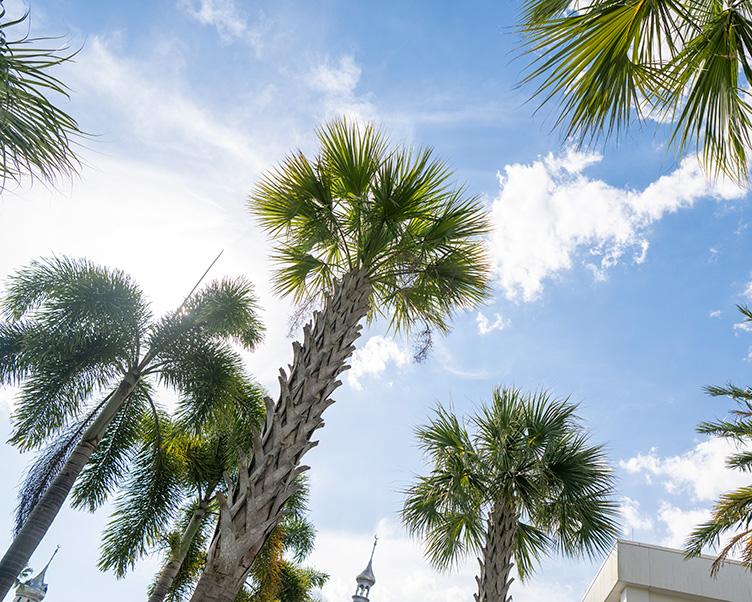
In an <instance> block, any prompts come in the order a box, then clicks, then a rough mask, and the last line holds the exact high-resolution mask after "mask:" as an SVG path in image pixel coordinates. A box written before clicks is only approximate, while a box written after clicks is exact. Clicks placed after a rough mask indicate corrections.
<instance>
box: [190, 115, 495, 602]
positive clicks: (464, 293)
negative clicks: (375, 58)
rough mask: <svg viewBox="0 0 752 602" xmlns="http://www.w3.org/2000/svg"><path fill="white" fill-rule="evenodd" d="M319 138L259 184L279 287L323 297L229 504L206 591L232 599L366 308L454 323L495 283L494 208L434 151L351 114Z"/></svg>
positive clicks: (290, 485) (405, 319)
mask: <svg viewBox="0 0 752 602" xmlns="http://www.w3.org/2000/svg"><path fill="white" fill-rule="evenodd" d="M318 138H319V143H320V147H321V148H320V151H319V153H318V155H316V156H315V157H313V158H308V157H306V156H305V155H303V154H302V153H300V152H296V153H293V154H291V155H290V156H289V157H288V158H287V159H286V160H285V161H284V162H283V163H282V164H281V165H280V166H279V167H278V168H277V169H275V170H273V171H271V172H270V173H268V174H267V175H266V176H265V177H264V178H263V179H262V180H261V182H260V184H259V185H258V186H257V188H256V189H255V190H254V191H253V193H252V194H251V201H250V205H251V210H252V211H253V213H254V214H255V215H256V216H257V217H258V219H259V220H260V222H261V225H262V226H263V227H264V228H265V230H266V231H267V232H269V234H270V235H272V236H273V241H274V244H275V249H276V252H275V256H274V259H275V261H276V262H277V265H278V270H277V272H276V279H275V282H276V286H277V290H278V292H279V293H280V294H283V295H292V296H293V297H294V298H295V299H296V300H297V301H300V302H306V301H314V302H316V301H319V302H321V303H322V304H323V308H322V309H321V311H317V312H315V313H314V317H313V322H312V323H309V324H308V325H307V326H306V327H305V328H304V329H303V340H302V342H296V343H294V344H293V362H292V364H291V365H290V369H289V372H288V371H285V370H284V369H283V370H281V371H280V379H279V382H280V397H279V400H278V401H277V403H276V404H275V403H273V402H272V400H268V411H267V420H266V423H265V425H264V428H263V433H262V435H261V436H260V437H259V438H258V439H257V440H256V441H255V444H254V447H253V453H252V455H251V457H250V459H249V460H250V461H249V464H248V465H247V466H245V467H241V471H240V478H239V480H238V483H237V486H236V487H234V488H233V490H232V491H230V492H229V496H228V500H227V503H226V504H223V505H222V510H221V514H220V526H219V529H218V531H217V533H216V535H215V537H214V540H213V542H212V546H211V549H210V553H209V559H208V562H207V569H206V571H205V573H204V575H203V576H202V578H201V581H200V582H199V584H198V587H197V589H196V594H195V595H194V600H202V601H204V600H207V601H208V600H225V601H230V600H232V599H233V597H234V596H235V594H236V593H237V591H238V589H239V587H240V586H241V584H242V583H243V582H244V580H245V575H246V573H247V571H248V570H249V568H250V566H251V565H252V564H253V559H254V557H255V555H256V554H257V553H258V550H260V548H261V546H262V545H263V542H264V541H265V540H266V538H267V536H268V535H269V533H270V532H271V531H272V529H273V528H274V525H275V524H276V523H277V522H278V520H279V518H280V516H281V515H280V512H281V509H282V507H283V505H284V502H285V500H286V498H287V497H288V496H289V495H291V493H292V492H293V491H294V483H295V479H296V477H297V475H298V474H299V473H300V472H301V471H302V470H305V467H303V466H300V461H301V458H302V457H303V455H304V454H305V453H306V452H307V451H308V450H309V449H310V448H311V447H313V446H314V445H315V442H312V440H311V438H312V436H313V433H314V431H315V430H316V429H318V428H319V427H321V426H323V422H322V414H323V412H324V410H325V409H326V408H327V407H328V406H329V405H331V404H332V403H333V402H334V401H333V400H332V399H331V397H330V396H331V394H332V393H333V391H334V390H335V389H336V388H337V387H338V386H339V385H340V381H339V380H338V375H339V374H340V373H341V372H342V371H343V370H345V369H346V367H347V361H348V359H349V358H350V356H351V354H352V352H353V350H354V346H353V344H354V342H355V341H356V339H357V338H358V336H359V334H360V328H361V327H360V325H359V323H360V322H361V320H362V319H363V318H365V317H366V316H368V317H369V318H374V317H376V316H379V315H380V316H383V317H385V318H386V319H388V320H389V321H390V323H391V324H392V326H393V327H394V328H395V329H399V330H408V329H409V328H411V327H412V326H414V325H415V324H424V325H426V326H428V327H435V328H438V329H439V330H441V331H443V330H446V329H447V328H448V322H449V319H450V317H451V316H452V314H453V313H454V312H455V311H457V310H459V309H462V308H465V307H471V306H473V305H475V304H477V303H478V302H479V301H481V300H482V299H483V298H484V297H485V295H486V293H487V273H488V267H487V261H486V257H485V254H484V246H483V242H482V240H480V236H481V235H482V234H483V233H484V232H485V231H486V229H487V217H486V213H485V211H484V209H483V207H482V205H481V203H480V202H479V201H478V200H477V199H475V198H471V197H468V196H466V195H465V193H464V191H463V190H462V189H457V188H454V187H453V186H452V184H451V183H450V176H451V174H450V172H449V171H448V169H447V168H446V167H445V166H444V164H443V163H441V162H440V161H438V160H436V159H434V158H433V157H432V153H431V152H430V151H429V150H423V151H418V152H417V153H411V152H410V151H408V150H406V149H402V148H398V147H392V146H390V145H389V144H388V143H387V141H386V139H385V138H384V136H383V135H382V134H381V133H380V132H378V131H377V130H376V129H374V127H373V126H371V125H356V124H353V123H348V122H346V121H344V120H342V121H335V122H332V123H330V124H328V125H326V126H324V127H323V128H322V129H321V130H319V132H318Z"/></svg>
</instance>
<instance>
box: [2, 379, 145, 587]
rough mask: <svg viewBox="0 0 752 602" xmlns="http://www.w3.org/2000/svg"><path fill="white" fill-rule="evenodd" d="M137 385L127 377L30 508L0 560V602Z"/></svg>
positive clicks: (136, 381) (13, 583)
mask: <svg viewBox="0 0 752 602" xmlns="http://www.w3.org/2000/svg"><path fill="white" fill-rule="evenodd" d="M137 383H138V377H137V376H136V375H135V374H133V373H128V374H127V375H126V377H125V378H124V379H123V381H122V382H121V383H120V385H119V386H118V388H117V389H116V390H115V392H114V393H113V394H112V396H111V397H110V399H109V400H108V401H107V403H106V404H105V405H104V407H103V408H102V411H101V412H100V413H99V415H98V416H97V417H96V419H95V420H94V422H93V423H92V424H91V425H90V426H89V428H87V429H86V432H85V433H84V435H83V437H82V438H81V441H80V442H79V443H78V445H77V446H76V447H75V449H74V450H73V452H72V453H71V455H70V457H69V458H68V460H67V461H66V462H65V466H63V469H62V470H61V471H60V473H59V474H58V475H57V476H56V477H55V479H54V480H53V481H52V484H51V485H50V487H49V488H48V489H47V491H45V492H44V495H43V496H42V498H41V499H40V500H39V502H38V503H37V504H36V506H34V509H33V510H32V511H31V514H30V515H29V517H28V518H27V519H26V522H25V523H24V525H23V527H21V530H20V531H19V532H18V533H17V534H16V536H15V537H14V538H13V541H12V542H11V544H10V546H9V547H8V550H7V551H6V552H5V555H4V556H3V558H2V560H0V600H2V599H3V598H5V596H6V595H7V593H8V592H9V591H10V590H11V588H12V587H13V585H15V583H16V578H17V577H18V575H20V574H21V571H22V570H23V569H24V567H26V566H27V564H28V562H29V560H30V559H31V556H32V554H33V553H34V551H35V550H36V549H37V547H38V546H39V544H40V543H41V541H42V539H43V538H44V536H45V535H46V534H47V531H48V530H49V528H50V525H52V522H53V521H54V520H55V517H56V516H57V515H58V513H59V512H60V509H61V508H62V507H63V504H64V503H65V500H66V499H67V498H68V494H70V491H71V489H72V488H73V485H74V484H75V482H76V479H77V478H78V475H79V474H81V471H82V470H83V468H84V466H85V465H86V463H87V462H88V461H89V458H90V457H91V454H92V453H94V450H95V449H96V448H97V446H98V445H99V442H100V441H101V440H102V437H103V436H104V434H105V432H106V431H107V427H108V426H109V424H110V422H112V419H113V418H114V416H115V414H117V412H118V410H119V409H120V408H121V407H122V405H123V403H124V402H125V400H126V399H128V396H129V395H130V394H131V393H132V392H133V389H134V388H135V387H136V384H137Z"/></svg>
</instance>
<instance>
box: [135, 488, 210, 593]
mask: <svg viewBox="0 0 752 602" xmlns="http://www.w3.org/2000/svg"><path fill="white" fill-rule="evenodd" d="M211 497H212V496H211V495H209V493H207V494H206V495H205V496H204V497H203V499H202V500H201V502H200V503H199V505H198V507H197V508H196V509H195V510H194V511H193V514H192V515H191V520H190V521H188V525H187V526H186V528H185V531H183V535H182V537H181V538H180V545H179V546H178V549H177V550H175V552H174V553H171V554H170V557H169V558H168V560H167V563H166V564H165V565H164V567H162V572H161V573H159V578H158V579H157V582H156V583H155V584H154V587H153V588H152V590H151V592H150V593H149V602H162V601H163V600H164V599H165V598H166V597H167V594H168V593H169V591H170V588H171V587H172V584H173V582H174V581H175V577H176V576H177V574H178V572H179V571H180V568H181V567H182V566H183V562H184V561H185V557H186V556H187V555H188V551H189V550H190V548H191V543H192V542H193V539H194V538H195V537H196V534H197V533H198V530H199V529H200V528H201V521H202V520H203V519H204V516H206V510H207V508H208V507H209V502H210V500H211Z"/></svg>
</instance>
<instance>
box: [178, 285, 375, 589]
mask: <svg viewBox="0 0 752 602" xmlns="http://www.w3.org/2000/svg"><path fill="white" fill-rule="evenodd" d="M371 290H372V289H371V285H370V283H369V281H368V278H367V277H366V275H365V274H363V273H360V272H352V273H350V274H348V275H346V276H345V277H344V278H343V279H342V280H341V281H340V282H338V284H337V286H336V287H335V289H334V291H333V292H332V294H331V295H330V296H329V298H328V299H327V301H326V304H325V306H324V309H323V310H322V311H317V312H316V313H315V314H314V317H313V323H312V324H311V323H309V324H307V325H306V326H305V328H304V329H303V344H302V345H301V344H300V343H298V342H295V343H293V363H292V365H291V366H290V367H289V368H290V373H289V376H288V374H287V373H286V372H285V371H284V369H282V370H280V378H279V383H280V395H279V400H278V401H277V403H276V405H275V404H274V402H273V401H272V400H271V399H267V414H266V423H265V425H264V428H263V430H262V432H261V434H260V435H258V434H257V435H256V436H255V439H254V444H253V450H252V454H251V456H250V458H249V459H243V458H241V462H240V467H239V478H238V483H237V485H236V486H235V487H233V488H232V489H231V490H230V491H229V492H228V497H227V498H224V496H218V498H219V502H220V514H219V523H218V525H217V529H216V531H215V533H214V537H213V539H212V543H211V546H210V548H209V554H208V558H207V563H206V568H205V570H204V573H203V574H202V575H201V579H200V580H199V582H198V585H197V586H196V590H195V592H194V594H193V597H192V598H191V600H192V602H233V600H234V599H235V596H236V595H237V594H238V592H239V591H240V589H241V588H242V587H243V583H244V582H245V580H246V577H247V575H248V571H249V570H250V567H251V565H252V564H253V561H254V559H255V558H256V555H257V554H258V553H259V550H260V549H261V547H262V546H263V544H264V542H265V541H266V539H267V537H268V536H269V534H270V533H271V531H272V530H273V529H274V527H275V526H276V525H277V524H278V523H279V521H280V520H281V519H282V517H283V513H284V504H285V502H286V501H287V500H288V498H289V497H290V495H292V493H293V492H294V490H295V481H296V477H297V476H298V475H300V474H301V473H302V472H304V471H305V470H307V468H308V467H306V466H300V460H301V458H302V457H303V455H304V454H305V453H306V452H307V451H308V450H310V449H311V448H312V447H314V446H315V445H316V444H317V443H318V442H316V441H312V440H311V438H312V436H313V433H314V431H315V430H316V429H318V428H320V427H322V426H324V422H323V420H322V419H321V417H322V415H323V413H324V410H326V408H328V407H329V406H330V405H332V404H333V403H334V400H333V399H331V398H330V395H331V394H332V393H333V392H334V390H335V389H336V388H337V387H339V386H340V385H341V384H342V383H341V381H339V380H337V377H338V375H339V374H340V373H342V372H343V371H344V370H346V369H347V368H348V366H347V360H348V359H349V358H350V356H351V355H352V353H353V351H354V350H355V347H354V346H353V343H354V342H355V341H356V339H357V338H358V337H359V336H360V329H361V327H360V326H359V322H360V321H361V320H362V319H363V318H364V317H365V316H366V314H367V313H368V309H369V297H370V294H371Z"/></svg>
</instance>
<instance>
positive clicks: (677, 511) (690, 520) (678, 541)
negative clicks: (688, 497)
mask: <svg viewBox="0 0 752 602" xmlns="http://www.w3.org/2000/svg"><path fill="white" fill-rule="evenodd" d="M708 518H710V510H708V509H706V508H695V509H692V510H682V509H681V508H679V507H677V506H674V505H672V504H669V503H668V502H662V503H661V505H660V508H659V509H658V520H660V521H661V522H662V523H663V524H664V525H665V527H666V531H667V533H666V536H665V537H664V538H663V540H662V541H661V543H662V544H663V545H664V546H668V547H670V548H682V547H684V542H685V541H686V540H687V536H688V535H689V534H690V533H691V532H692V530H693V529H694V528H695V527H696V526H697V525H699V524H700V523H702V522H704V521H706V520H707V519H708Z"/></svg>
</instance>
